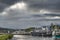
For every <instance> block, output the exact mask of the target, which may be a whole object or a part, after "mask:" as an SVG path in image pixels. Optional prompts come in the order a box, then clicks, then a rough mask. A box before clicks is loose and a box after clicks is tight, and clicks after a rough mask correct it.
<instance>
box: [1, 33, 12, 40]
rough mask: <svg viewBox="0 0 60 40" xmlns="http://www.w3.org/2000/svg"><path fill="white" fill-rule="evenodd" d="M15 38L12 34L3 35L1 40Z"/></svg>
mask: <svg viewBox="0 0 60 40" xmlns="http://www.w3.org/2000/svg"><path fill="white" fill-rule="evenodd" d="M12 37H13V35H12V34H3V35H1V36H0V40H8V39H11V38H12Z"/></svg>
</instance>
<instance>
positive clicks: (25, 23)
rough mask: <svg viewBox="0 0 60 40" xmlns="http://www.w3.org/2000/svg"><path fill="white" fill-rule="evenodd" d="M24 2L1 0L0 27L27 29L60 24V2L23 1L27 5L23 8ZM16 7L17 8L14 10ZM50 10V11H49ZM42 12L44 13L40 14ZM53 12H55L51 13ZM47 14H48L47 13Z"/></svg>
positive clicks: (42, 0)
mask: <svg viewBox="0 0 60 40" xmlns="http://www.w3.org/2000/svg"><path fill="white" fill-rule="evenodd" d="M21 1H22V0H0V2H1V4H0V5H1V6H0V10H1V11H2V10H3V12H1V14H0V26H1V27H7V28H26V27H31V26H34V27H38V26H42V25H49V24H50V23H52V22H53V23H58V24H60V13H58V14H57V13H55V12H54V13H53V11H56V10H57V11H60V0H23V3H26V5H25V6H27V7H26V8H25V9H26V10H25V9H24V8H17V7H16V6H17V3H18V4H20V5H18V6H19V7H20V6H21V4H22V3H21ZM14 7H15V8H14ZM47 9H48V10H47ZM40 10H41V11H42V12H41V13H40ZM51 10H53V11H51ZM46 12H47V13H46Z"/></svg>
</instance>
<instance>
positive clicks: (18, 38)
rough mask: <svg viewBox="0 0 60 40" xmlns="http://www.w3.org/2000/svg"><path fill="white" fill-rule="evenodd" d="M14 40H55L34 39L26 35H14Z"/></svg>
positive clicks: (50, 39) (49, 39)
mask: <svg viewBox="0 0 60 40" xmlns="http://www.w3.org/2000/svg"><path fill="white" fill-rule="evenodd" d="M12 40H54V39H53V38H48V37H46V38H44V37H34V36H26V35H14V36H13V38H12Z"/></svg>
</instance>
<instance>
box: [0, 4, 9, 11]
mask: <svg viewBox="0 0 60 40" xmlns="http://www.w3.org/2000/svg"><path fill="white" fill-rule="evenodd" d="M7 6H8V5H7V4H4V3H0V12H2V11H3V10H4V9H5V8H6V7H7Z"/></svg>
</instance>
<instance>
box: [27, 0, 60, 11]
mask: <svg viewBox="0 0 60 40" xmlns="http://www.w3.org/2000/svg"><path fill="white" fill-rule="evenodd" d="M27 2H28V3H29V7H31V8H37V9H56V10H58V9H60V0H28V1H27Z"/></svg>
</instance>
